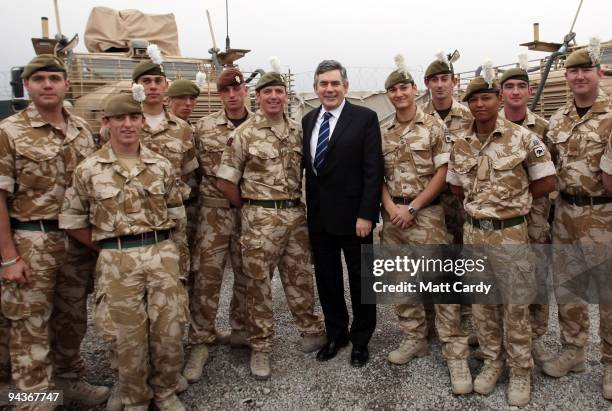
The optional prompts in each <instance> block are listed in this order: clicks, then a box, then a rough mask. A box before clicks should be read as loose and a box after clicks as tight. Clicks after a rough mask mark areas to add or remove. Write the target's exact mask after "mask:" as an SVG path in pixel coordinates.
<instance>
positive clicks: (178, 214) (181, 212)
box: [168, 205, 187, 221]
mask: <svg viewBox="0 0 612 411" xmlns="http://www.w3.org/2000/svg"><path fill="white" fill-rule="evenodd" d="M168 215H169V216H170V218H172V219H173V220H177V221H179V220H182V219H184V218H187V214H186V212H185V207H184V206H182V205H181V206H178V207H172V208H168Z"/></svg>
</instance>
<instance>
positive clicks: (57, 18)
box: [53, 0, 62, 37]
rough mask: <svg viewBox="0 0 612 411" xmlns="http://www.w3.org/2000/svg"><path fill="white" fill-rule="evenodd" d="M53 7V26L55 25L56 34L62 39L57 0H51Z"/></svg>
mask: <svg viewBox="0 0 612 411" xmlns="http://www.w3.org/2000/svg"><path fill="white" fill-rule="evenodd" d="M53 6H54V8H55V24H57V34H59V36H60V37H62V23H61V22H60V15H59V6H58V5H57V0H53Z"/></svg>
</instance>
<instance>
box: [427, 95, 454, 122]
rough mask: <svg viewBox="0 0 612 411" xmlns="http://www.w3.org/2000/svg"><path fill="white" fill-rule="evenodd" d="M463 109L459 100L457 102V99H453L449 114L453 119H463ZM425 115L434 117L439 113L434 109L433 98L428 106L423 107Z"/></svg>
mask: <svg viewBox="0 0 612 411" xmlns="http://www.w3.org/2000/svg"><path fill="white" fill-rule="evenodd" d="M462 107H463V106H462V105H461V103H459V102H458V101H457V100H455V98H453V99H452V101H451V106H450V111H449V112H448V115H449V116H451V117H463V110H462V109H461V108H462ZM423 113H425V114H429V115H430V116H433V115H435V114H436V113H437V110H436V108H435V107H434V105H433V101H432V100H431V98H430V99H429V102H427V104H426V105H425V106H424V107H423Z"/></svg>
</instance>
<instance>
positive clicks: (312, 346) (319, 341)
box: [300, 334, 327, 353]
mask: <svg viewBox="0 0 612 411" xmlns="http://www.w3.org/2000/svg"><path fill="white" fill-rule="evenodd" d="M325 344H327V336H326V335H325V334H322V335H305V336H303V337H302V341H301V343H300V351H302V352H304V353H310V352H315V351H317V350H318V349H319V348H322V347H323V346H324V345H325Z"/></svg>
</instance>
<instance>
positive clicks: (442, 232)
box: [381, 205, 469, 359]
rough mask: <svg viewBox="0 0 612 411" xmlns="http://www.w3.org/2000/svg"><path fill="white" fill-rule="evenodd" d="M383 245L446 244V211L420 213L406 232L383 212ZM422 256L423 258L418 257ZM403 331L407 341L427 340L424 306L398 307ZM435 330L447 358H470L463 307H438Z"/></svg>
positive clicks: (433, 209)
mask: <svg viewBox="0 0 612 411" xmlns="http://www.w3.org/2000/svg"><path fill="white" fill-rule="evenodd" d="M382 215H383V227H382V232H381V243H382V244H383V245H402V244H406V245H407V246H409V245H411V244H413V245H426V244H447V243H448V237H447V231H446V230H447V229H446V225H445V224H444V210H443V208H442V206H440V205H434V206H430V207H427V208H424V209H422V210H420V211H419V214H418V217H417V220H416V222H415V224H414V225H413V226H411V227H409V228H407V229H402V228H399V227H397V226H395V225H393V224H392V223H391V221H390V220H389V214H388V213H387V212H386V211H383V213H382ZM419 257H420V256H419ZM394 308H395V313H396V314H397V317H398V321H399V326H400V330H401V331H402V334H404V336H405V337H406V338H409V339H414V340H421V339H425V338H427V318H426V309H425V306H424V305H423V304H398V305H396V306H395V307H394ZM434 309H435V313H436V330H437V332H438V336H439V338H440V341H441V343H442V354H443V355H444V357H445V358H448V359H456V358H467V357H468V354H469V348H468V342H467V341H468V340H467V334H466V333H465V332H464V330H463V329H462V327H461V305H460V304H435V305H434Z"/></svg>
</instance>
